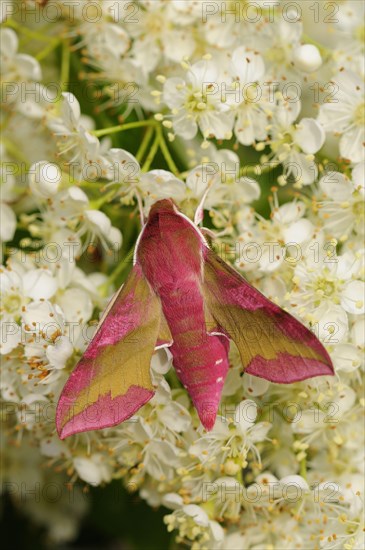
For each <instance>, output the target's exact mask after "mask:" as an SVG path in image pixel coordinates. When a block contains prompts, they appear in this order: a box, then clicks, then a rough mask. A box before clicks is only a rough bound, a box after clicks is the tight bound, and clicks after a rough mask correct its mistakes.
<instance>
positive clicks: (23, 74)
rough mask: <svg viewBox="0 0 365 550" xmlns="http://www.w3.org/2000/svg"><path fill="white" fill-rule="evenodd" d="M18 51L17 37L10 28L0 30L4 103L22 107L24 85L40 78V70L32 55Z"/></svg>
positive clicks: (0, 64)
mask: <svg viewBox="0 0 365 550" xmlns="http://www.w3.org/2000/svg"><path fill="white" fill-rule="evenodd" d="M17 52H18V37H17V35H16V33H15V32H14V31H13V30H12V29H8V28H2V29H1V30H0V61H1V63H0V67H1V79H2V81H3V82H4V83H5V85H6V86H5V88H4V92H5V97H4V100H5V103H8V104H13V105H16V106H17V107H18V108H19V107H20V108H21V107H22V102H23V103H24V100H22V99H21V98H22V97H24V95H25V94H24V91H25V87H26V86H27V84H28V83H32V82H33V81H36V80H41V78H42V71H41V67H40V64H39V62H38V61H37V60H36V59H34V57H32V56H30V55H27V54H21V53H17ZM22 87H23V89H22Z"/></svg>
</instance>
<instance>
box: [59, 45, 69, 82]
mask: <svg viewBox="0 0 365 550" xmlns="http://www.w3.org/2000/svg"><path fill="white" fill-rule="evenodd" d="M69 79H70V43H69V41H68V40H64V41H63V43H62V59H61V76H60V80H61V87H62V91H63V92H65V91H66V90H67V88H68V84H69Z"/></svg>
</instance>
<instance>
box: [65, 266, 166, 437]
mask: <svg viewBox="0 0 365 550" xmlns="http://www.w3.org/2000/svg"><path fill="white" fill-rule="evenodd" d="M161 332H162V334H161ZM169 340H171V335H170V334H169V332H168V327H167V324H166V321H164V320H163V316H162V313H161V303H160V300H159V298H158V296H157V295H156V294H155V293H154V292H153V290H152V289H151V287H150V285H149V284H148V282H147V281H146V279H145V278H144V276H143V274H142V270H141V268H140V266H139V265H138V264H137V265H135V266H134V268H133V269H132V271H131V273H130V274H129V276H128V279H127V281H126V283H125V284H124V286H123V287H122V289H121V290H120V291H119V292H118V294H117V295H116V297H115V298H114V299H113V300H112V302H111V304H110V305H109V307H108V308H107V311H106V312H105V314H104V316H103V319H102V321H101V324H100V326H99V328H98V330H97V332H96V334H95V336H94V338H93V340H92V341H91V343H90V345H89V346H88V348H87V350H86V352H85V353H84V355H83V357H82V358H81V360H80V362H79V363H78V365H77V367H76V368H75V370H74V371H73V373H72V374H71V376H70V378H69V379H68V381H67V383H66V385H65V387H64V388H63V391H62V394H61V397H60V399H59V402H58V406H57V413H56V424H57V430H58V433H59V435H60V437H61V439H63V438H65V437H67V436H69V435H71V434H75V433H77V432H84V431H87V430H96V429H101V428H106V427H108V426H114V425H115V424H119V423H120V422H122V421H123V420H126V419H128V418H130V417H131V416H132V415H133V414H134V413H135V412H136V411H137V410H138V409H139V408H140V407H141V406H142V405H144V404H145V403H147V401H149V400H150V399H151V397H152V396H153V395H154V389H153V386H152V382H151V378H150V362H151V357H152V354H153V352H154V349H155V346H156V342H157V341H159V343H160V342H163V343H165V342H167V341H169Z"/></svg>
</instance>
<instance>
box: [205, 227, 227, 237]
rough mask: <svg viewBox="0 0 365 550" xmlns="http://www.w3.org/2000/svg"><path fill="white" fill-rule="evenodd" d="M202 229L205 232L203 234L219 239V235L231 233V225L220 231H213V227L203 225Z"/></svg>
mask: <svg viewBox="0 0 365 550" xmlns="http://www.w3.org/2000/svg"><path fill="white" fill-rule="evenodd" d="M200 231H201V232H202V233H203V235H207V236H208V237H210V238H211V239H218V238H219V237H224V236H225V235H230V234H231V228H230V227H226V228H225V229H223V230H222V231H218V233H216V232H215V231H212V229H209V227H201V229H200Z"/></svg>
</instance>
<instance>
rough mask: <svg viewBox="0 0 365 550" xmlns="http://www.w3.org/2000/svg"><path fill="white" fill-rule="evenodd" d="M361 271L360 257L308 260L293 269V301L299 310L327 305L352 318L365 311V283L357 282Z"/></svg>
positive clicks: (351, 255) (308, 257)
mask: <svg viewBox="0 0 365 550" xmlns="http://www.w3.org/2000/svg"><path fill="white" fill-rule="evenodd" d="M362 269H363V255H360V254H359V255H358V256H355V255H354V254H353V253H351V252H346V253H345V254H342V255H340V256H337V257H336V256H333V257H330V258H328V257H327V256H322V257H318V258H317V257H315V256H313V257H312V256H311V254H310V253H309V251H308V256H307V257H306V259H305V261H304V262H299V263H298V264H297V266H296V268H295V277H294V283H295V285H296V288H295V289H294V291H293V292H292V299H294V300H295V303H296V304H297V305H298V306H301V305H305V306H306V307H308V306H309V305H310V303H311V304H312V306H314V307H318V306H320V305H323V304H325V303H327V304H328V305H331V304H341V307H342V308H343V309H344V310H345V311H347V313H352V314H355V315H360V314H361V313H364V311H365V305H364V291H365V283H363V282H362V281H361V280H360V274H361V270H362Z"/></svg>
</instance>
